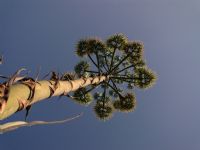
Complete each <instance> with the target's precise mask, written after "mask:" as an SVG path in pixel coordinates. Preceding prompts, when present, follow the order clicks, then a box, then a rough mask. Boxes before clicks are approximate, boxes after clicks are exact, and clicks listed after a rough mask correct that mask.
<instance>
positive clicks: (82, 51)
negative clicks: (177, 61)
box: [76, 39, 89, 57]
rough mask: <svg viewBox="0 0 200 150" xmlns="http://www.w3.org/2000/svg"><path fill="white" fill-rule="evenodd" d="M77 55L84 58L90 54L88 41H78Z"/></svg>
mask: <svg viewBox="0 0 200 150" xmlns="http://www.w3.org/2000/svg"><path fill="white" fill-rule="evenodd" d="M76 54H77V55H78V56H80V57H83V56H85V55H87V54H89V49H88V40H87V39H81V40H80V41H78V43H77V45H76Z"/></svg>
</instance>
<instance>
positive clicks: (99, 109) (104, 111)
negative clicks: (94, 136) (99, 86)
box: [94, 97, 114, 120]
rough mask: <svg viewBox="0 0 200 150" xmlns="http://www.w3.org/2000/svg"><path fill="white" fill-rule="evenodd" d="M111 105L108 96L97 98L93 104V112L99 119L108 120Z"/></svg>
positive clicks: (111, 109) (110, 115) (111, 110)
mask: <svg viewBox="0 0 200 150" xmlns="http://www.w3.org/2000/svg"><path fill="white" fill-rule="evenodd" d="M113 110H114V109H113V105H112V103H111V100H110V99H109V97H105V99H103V98H102V99H101V100H97V101H96V104H95V106H94V112H95V114H96V117H97V118H98V119H100V120H108V119H110V118H111V117H112V114H113Z"/></svg>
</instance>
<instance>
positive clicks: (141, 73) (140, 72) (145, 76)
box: [133, 67, 157, 89]
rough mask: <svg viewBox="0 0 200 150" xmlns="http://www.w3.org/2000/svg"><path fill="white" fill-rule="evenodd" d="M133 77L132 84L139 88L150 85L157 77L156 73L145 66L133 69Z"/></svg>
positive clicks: (145, 87)
mask: <svg viewBox="0 0 200 150" xmlns="http://www.w3.org/2000/svg"><path fill="white" fill-rule="evenodd" d="M133 78H134V85H135V86H136V87H137V88H141V89H147V88H150V87H152V86H153V85H154V84H155V82H156V79H157V77H156V74H155V73H154V72H153V71H152V70H150V69H148V68H146V67H143V68H137V69H135V71H134V75H133Z"/></svg>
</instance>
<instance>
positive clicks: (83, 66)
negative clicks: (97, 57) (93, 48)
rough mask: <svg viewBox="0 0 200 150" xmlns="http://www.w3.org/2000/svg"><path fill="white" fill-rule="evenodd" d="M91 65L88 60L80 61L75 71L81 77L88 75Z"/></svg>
mask: <svg viewBox="0 0 200 150" xmlns="http://www.w3.org/2000/svg"><path fill="white" fill-rule="evenodd" d="M89 68H90V65H89V63H88V62H87V61H80V62H79V63H78V64H77V65H76V66H75V67H74V71H75V72H76V74H77V75H78V76H79V77H87V75H88V72H87V70H89Z"/></svg>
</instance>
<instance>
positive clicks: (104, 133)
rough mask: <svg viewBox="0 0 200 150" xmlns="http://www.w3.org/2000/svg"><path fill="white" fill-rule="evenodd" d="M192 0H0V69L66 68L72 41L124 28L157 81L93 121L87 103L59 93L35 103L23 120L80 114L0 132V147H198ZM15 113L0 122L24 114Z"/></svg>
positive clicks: (196, 24)
mask: <svg viewBox="0 0 200 150" xmlns="http://www.w3.org/2000/svg"><path fill="white" fill-rule="evenodd" d="M199 8H200V1H199V0H0V52H1V53H3V54H4V57H5V64H4V65H2V66H0V74H5V75H10V74H12V73H13V72H14V71H16V70H17V69H18V68H20V67H26V68H28V69H30V70H31V71H32V72H31V73H32V75H34V74H35V73H36V70H37V68H38V66H41V67H42V72H41V74H42V75H44V74H45V73H47V72H48V71H49V70H58V71H60V72H62V71H72V70H73V66H74V64H75V63H76V62H77V61H78V57H76V56H75V54H74V49H75V44H76V41H77V40H79V39H80V38H83V37H89V36H98V37H101V38H103V39H105V38H106V37H107V36H109V35H111V34H114V33H119V32H121V33H124V34H126V35H127V36H128V37H129V38H130V39H133V40H141V41H143V42H144V44H145V58H146V60H147V63H148V64H149V67H150V68H152V69H153V70H155V71H156V72H157V74H158V75H159V79H158V81H157V84H156V85H155V86H154V87H153V88H151V89H149V90H146V91H140V90H137V92H136V95H137V100H138V101H137V102H138V105H137V109H136V111H135V112H133V113H129V114H119V113H117V114H115V116H114V117H113V118H112V119H111V120H110V121H107V122H100V121H99V120H97V119H96V118H95V116H94V114H93V113H92V108H91V107H83V106H79V105H77V104H74V103H73V102H72V101H71V100H69V99H67V98H62V99H61V100H57V99H56V98H53V99H51V100H49V101H44V102H41V103H40V104H36V105H34V107H33V108H32V110H31V112H30V115H29V120H55V119H63V118H65V117H67V116H71V115H74V114H77V113H80V112H84V116H83V117H81V118H80V119H78V120H75V121H73V122H70V123H67V124H62V125H51V126H35V127H31V128H21V129H18V130H16V131H13V132H9V133H7V134H4V135H0V149H1V150H22V149H29V150H36V149H39V150H40V149H48V150H55V149H58V150H66V149H67V150H80V149H87V150H102V149H103V150H111V149H115V150H122V149H123V150H133V149H134V150H189V149H191V150H199V149H200V142H199V139H200V116H199V114H200V109H199V105H200V101H199V100H200V99H199V97H200V96H199V90H198V89H200V81H199V75H200V70H199V64H200V59H199V57H200V49H199V43H200V38H199V36H200V19H199V17H200V9H199ZM24 113H25V112H20V113H18V114H16V115H14V116H12V117H10V118H9V119H7V120H5V121H1V123H3V122H6V121H11V120H22V119H24Z"/></svg>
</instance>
